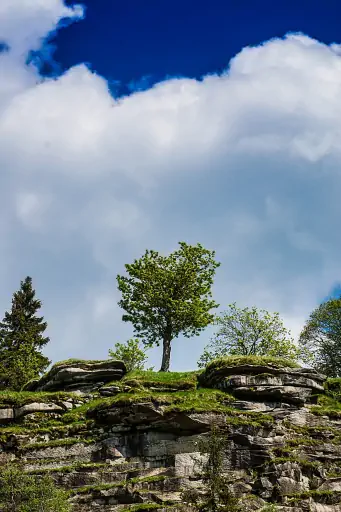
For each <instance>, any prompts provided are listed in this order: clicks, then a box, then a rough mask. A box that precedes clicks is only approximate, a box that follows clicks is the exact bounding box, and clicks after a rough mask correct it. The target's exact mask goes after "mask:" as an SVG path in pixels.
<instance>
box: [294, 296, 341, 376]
mask: <svg viewBox="0 0 341 512" xmlns="http://www.w3.org/2000/svg"><path fill="white" fill-rule="evenodd" d="M299 345H300V347H302V348H304V349H306V350H307V351H309V352H310V353H311V355H312V359H313V362H312V364H313V366H314V367H315V368H316V369H317V370H319V371H322V372H323V373H325V374H326V375H328V377H340V376H341V297H339V298H332V299H329V300H327V301H325V302H323V303H322V304H320V305H319V306H318V307H317V308H316V309H315V310H314V311H313V312H312V313H311V314H310V317H309V319H308V321H307V322H306V325H305V326H304V328H303V330H302V332H301V334H300V338H299Z"/></svg>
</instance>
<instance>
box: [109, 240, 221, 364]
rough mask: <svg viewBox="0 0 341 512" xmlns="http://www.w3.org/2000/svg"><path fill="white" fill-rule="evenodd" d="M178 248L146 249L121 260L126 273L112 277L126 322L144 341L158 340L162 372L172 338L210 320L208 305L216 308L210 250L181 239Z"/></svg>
mask: <svg viewBox="0 0 341 512" xmlns="http://www.w3.org/2000/svg"><path fill="white" fill-rule="evenodd" d="M179 245H180V249H178V250H177V251H174V252H173V253H171V254H170V255H169V256H162V255H160V254H159V253H158V252H156V251H150V250H147V251H146V252H145V254H144V255H143V256H142V257H141V258H140V259H139V260H135V261H134V262H133V263H132V264H127V265H125V268H126V271H127V273H128V276H120V275H118V276H117V282H118V289H119V290H120V292H121V293H122V299H121V300H120V301H119V303H118V304H119V306H120V307H121V308H122V309H124V310H125V311H126V313H125V314H124V315H123V316H122V319H123V320H124V321H125V322H132V324H133V327H134V331H135V333H137V334H138V335H139V336H140V337H141V338H142V340H143V343H144V344H145V345H146V346H149V347H151V346H154V345H157V346H159V344H160V343H161V342H162V344H163V358H162V364H161V371H168V370H169V364H170V352H171V342H172V340H173V339H174V338H176V337H178V336H179V335H180V334H183V335H184V336H185V337H187V338H189V337H191V336H195V335H198V334H200V332H201V331H202V330H203V329H204V328H205V327H206V326H207V325H209V324H210V323H212V322H213V320H214V316H213V315H212V314H211V313H210V310H211V309H213V308H216V307H217V306H218V304H216V303H215V302H214V301H213V300H211V299H210V297H212V293H211V286H212V284H213V277H214V274H215V270H216V268H217V267H218V266H219V265H220V264H219V263H217V262H216V261H215V260H214V256H215V252H214V251H209V250H207V249H204V248H203V247H202V245H200V244H197V245H196V246H191V245H187V244H186V243H185V242H180V244H179Z"/></svg>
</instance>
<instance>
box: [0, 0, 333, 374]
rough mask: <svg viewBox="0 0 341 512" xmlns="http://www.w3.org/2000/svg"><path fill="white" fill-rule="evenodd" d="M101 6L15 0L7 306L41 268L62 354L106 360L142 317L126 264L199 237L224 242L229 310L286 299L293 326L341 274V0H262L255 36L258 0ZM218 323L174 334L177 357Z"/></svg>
mask: <svg viewBox="0 0 341 512" xmlns="http://www.w3.org/2000/svg"><path fill="white" fill-rule="evenodd" d="M95 3H96V4H97V6H98V4H100V3H101V2H97V1H96V2H95V1H94V0H88V2H87V4H88V5H87V6H81V5H76V4H75V3H72V2H68V5H66V4H64V2H63V1H62V0H1V2H0V41H1V46H0V48H1V52H0V240H1V242H0V287H1V294H0V310H1V311H3V313H4V312H5V310H6V309H9V308H10V303H11V296H12V293H13V292H14V291H15V290H16V289H18V288H19V286H20V280H22V279H24V278H25V276H26V275H30V276H32V278H33V282H34V287H35V288H36V291H37V296H38V298H40V299H41V300H42V301H43V314H44V316H45V318H46V320H47V322H48V324H49V328H48V334H49V336H50V338H51V343H50V345H49V346H48V347H47V349H46V354H47V355H48V356H49V357H50V358H52V359H53V361H56V360H60V359H66V358H69V357H81V358H91V359H93V358H99V359H101V358H105V357H106V356H107V353H108V349H109V348H110V347H112V346H113V345H114V344H115V342H117V341H124V340H126V339H127V338H128V337H130V336H131V335H132V334H133V331H132V328H131V327H130V326H129V325H127V324H124V323H123V322H122V321H121V315H122V311H121V310H120V309H119V308H118V306H117V301H118V300H119V298H120V297H119V294H118V292H117V289H116V275H117V273H123V272H124V264H125V263H130V262H132V261H133V260H134V259H135V258H137V257H139V256H141V255H142V254H143V253H144V252H145V249H147V248H150V249H154V250H157V251H159V252H161V253H164V254H166V253H169V252H170V251H173V250H175V249H176V248H177V244H178V242H179V241H181V240H184V241H186V242H188V243H193V244H196V243H197V242H200V243H202V244H203V245H204V246H205V247H207V248H209V249H214V250H215V251H216V257H217V260H218V261H220V262H221V267H220V268H219V269H218V272H217V275H216V281H215V286H214V296H215V299H216V300H217V301H218V302H219V303H220V304H221V307H220V310H223V309H224V307H225V306H227V304H229V303H230V302H233V301H236V302H237V303H238V304H239V305H240V306H243V307H244V306H252V305H256V306H258V307H261V308H266V309H268V310H270V311H279V312H280V314H281V316H282V318H283V319H284V320H285V323H286V326H287V327H288V328H290V329H291V330H292V332H293V334H294V335H295V336H297V335H298V333H299V332H300V329H301V328H302V326H303V324H304V321H305V319H306V318H307V316H308V315H309V313H310V311H311V310H312V309H313V308H314V307H316V305H318V304H319V303H320V302H321V300H322V299H323V298H324V297H326V296H327V295H329V294H330V293H332V291H333V289H336V287H337V286H339V283H340V281H341V258H340V253H341V237H340V219H341V202H340V190H341V45H338V39H337V35H336V31H335V19H339V18H337V17H336V16H335V12H334V11H333V9H332V8H334V7H335V5H336V3H337V2H333V1H330V6H329V7H330V10H329V16H330V19H329V18H327V17H325V18H323V17H322V14H321V16H320V15H318V13H317V11H316V9H315V10H314V8H313V4H314V2H312V3H311V2H309V3H307V5H308V4H309V5H311V9H312V11H311V12H310V13H309V11H308V12H303V11H302V12H298V11H297V13H296V11H295V8H294V3H291V2H282V3H283V5H284V3H286V4H287V5H289V7H290V6H291V7H290V9H289V8H288V9H287V10H285V16H284V14H283V13H282V15H281V16H279V17H278V18H277V17H276V13H275V12H272V11H271V12H270V11H269V10H266V9H265V7H266V4H267V3H268V2H267V1H266V0H264V1H263V7H264V9H263V11H262V10H261V9H260V11H259V12H258V14H259V15H260V17H261V20H262V22H261V23H260V24H259V25H258V29H259V30H258V32H257V33H256V32H255V30H254V29H253V28H252V27H254V25H257V23H255V20H254V17H253V13H252V12H251V11H252V7H251V6H252V5H254V3H255V2H254V1H253V0H252V2H251V1H250V2H248V1H247V2H246V3H245V4H246V5H247V6H249V11H247V12H248V14H249V15H250V21H249V25H248V24H247V23H245V16H244V15H245V12H243V11H242V9H241V8H240V7H237V6H236V5H235V2H234V1H232V0H231V2H230V5H229V2H226V1H225V2H219V1H217V0H212V1H211V2H210V3H209V5H208V4H207V5H206V7H205V8H204V7H203V8H202V7H201V3H200V2H199V7H198V11H195V14H193V12H194V11H193V9H195V7H194V6H195V5H197V3H193V2H192V1H191V0H188V5H190V4H191V5H192V10H190V9H188V12H187V9H186V8H185V9H184V10H183V11H182V10H181V9H182V7H181V3H180V2H177V1H176V2H172V9H171V12H170V11H169V12H168V11H167V10H162V9H158V8H157V6H158V5H159V2H156V1H154V0H153V1H150V2H140V0H135V1H132V2H130V3H129V6H127V7H126V8H124V7H123V6H122V5H121V4H120V3H119V2H117V4H116V1H115V0H112V1H111V6H112V7H115V8H111V10H110V6H109V3H107V2H106V1H105V0H103V3H102V4H101V6H100V7H97V9H94V4H95ZM256 3H257V2H256ZM259 3H260V4H262V2H261V1H260V2H259ZM303 3H304V2H303ZM317 3H319V2H317ZM327 3H328V2H327ZM114 4H116V5H114ZM126 4H127V2H126ZM168 4H169V5H170V4H171V2H168V0H165V2H164V6H165V5H166V6H167V5H168ZM203 4H206V2H203ZM280 4H281V2H280ZM320 4H321V3H320ZM222 5H224V8H223V7H222ZM238 5H239V3H238ZM141 6H142V7H141ZM186 6H187V4H186ZM86 7H87V8H86ZM134 7H136V9H135V10H134ZM213 7H214V8H213ZM215 7H216V8H215ZM261 7H262V6H261ZM169 9H170V8H169ZM283 9H284V7H283ZM325 9H327V7H325ZM283 12H284V11H283ZM266 14H267V15H268V17H266ZM303 14H304V16H303ZM309 15H310V17H309ZM193 16H194V17H193ZM224 16H225V18H224ZM283 16H284V17H283ZM300 16H301V17H300ZM224 20H225V25H224ZM238 20H239V23H240V25H239V28H240V30H239V31H238ZM242 20H243V23H242ZM300 20H301V21H300ZM307 20H308V21H307ZM309 20H310V23H311V32H309V26H307V23H308V22H309ZM276 22H277V25H276ZM148 24H149V25H148ZM215 24H216V25H215ZM228 24H230V28H229V26H228ZM308 24H309V23H308ZM321 25H322V27H324V34H325V37H324V36H323V33H322V32H321V33H320V34H319V37H318V38H317V35H316V34H317V28H316V27H317V26H319V27H321ZM205 27H206V28H207V33H205ZM232 27H233V30H232ZM236 27H237V28H236ZM328 27H329V28H330V31H331V32H329V31H328V30H329V29H328ZM153 30H154V32H153ZM333 30H334V32H332V31H333ZM293 31H294V32H293ZM124 35H125V36H124ZM134 37H135V39H134ZM205 41H206V42H207V43H205ZM339 42H340V43H341V33H340V37H339ZM96 55H97V57H96ZM211 333H212V329H208V330H207V331H206V332H205V333H204V334H202V335H201V336H200V337H197V338H193V339H191V340H187V339H182V338H179V339H178V340H176V341H175V343H174V350H173V360H172V368H173V369H175V370H186V369H191V368H194V367H195V365H196V361H197V359H198V357H199V356H200V354H201V352H202V350H203V347H204V345H205V344H206V343H207V342H208V339H209V337H210V335H211ZM150 362H151V364H155V365H156V366H158V365H159V362H160V351H159V349H155V350H152V351H151V353H150Z"/></svg>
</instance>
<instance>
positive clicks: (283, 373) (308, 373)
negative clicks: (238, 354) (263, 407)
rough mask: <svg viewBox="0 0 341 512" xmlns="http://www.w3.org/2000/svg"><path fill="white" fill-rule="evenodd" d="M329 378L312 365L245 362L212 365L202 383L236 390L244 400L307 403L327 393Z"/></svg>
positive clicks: (236, 394)
mask: <svg viewBox="0 0 341 512" xmlns="http://www.w3.org/2000/svg"><path fill="white" fill-rule="evenodd" d="M325 379H326V377H325V376H324V375H321V374H319V373H318V372H316V371H315V370H312V369H309V368H304V369H303V368H285V367H278V366H275V365H271V364H268V365H266V366H265V365H259V364H255V365H253V364H244V365H239V366H237V367H236V366H228V365H227V366H222V367H215V366H211V367H209V368H208V369H207V370H206V371H205V372H203V374H202V375H201V376H200V379H199V380H200V382H201V384H202V385H204V386H207V387H213V388H216V389H221V390H225V391H228V392H230V393H232V394H233V395H234V396H235V397H237V398H240V399H242V400H254V401H260V402H264V401H267V402H283V403H288V404H295V405H303V404H305V403H306V402H308V401H311V400H312V399H314V398H315V397H316V396H317V395H318V394H320V393H324V388H323V382H324V381H325Z"/></svg>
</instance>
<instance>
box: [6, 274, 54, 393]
mask: <svg viewBox="0 0 341 512" xmlns="http://www.w3.org/2000/svg"><path fill="white" fill-rule="evenodd" d="M40 308H41V301H40V300H38V299H37V298H36V297H35V290H34V289H33V288H32V278H31V277H29V276H27V277H26V279H25V280H24V281H21V283H20V290H19V291H17V292H15V293H14V295H13V298H12V308H11V311H10V312H8V311H6V313H5V317H4V319H3V321H2V322H0V371H1V373H2V375H3V376H4V377H5V382H6V384H7V385H8V387H9V388H11V389H15V390H19V389H21V387H22V386H23V385H24V384H25V382H27V381H29V380H31V379H33V378H37V377H38V376H39V374H40V373H41V372H42V371H44V370H45V369H46V368H47V366H48V365H49V364H50V361H49V359H48V358H47V357H45V356H44V355H43V354H42V353H41V349H42V348H43V347H44V346H45V345H46V344H47V343H48V342H49V341H50V339H49V338H48V337H44V336H43V333H44V331H45V330H46V327H47V323H46V322H44V318H43V317H38V316H36V313H37V311H38V310H39V309H40Z"/></svg>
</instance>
